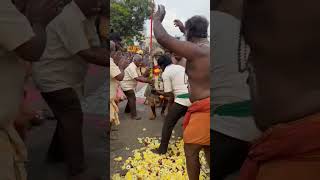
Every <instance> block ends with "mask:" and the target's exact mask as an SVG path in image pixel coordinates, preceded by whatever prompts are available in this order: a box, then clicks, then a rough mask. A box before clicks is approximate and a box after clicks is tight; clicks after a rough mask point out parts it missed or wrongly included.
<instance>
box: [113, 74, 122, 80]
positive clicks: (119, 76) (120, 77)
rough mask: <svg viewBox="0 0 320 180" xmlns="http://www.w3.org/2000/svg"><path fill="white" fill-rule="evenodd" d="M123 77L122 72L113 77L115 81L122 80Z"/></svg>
mask: <svg viewBox="0 0 320 180" xmlns="http://www.w3.org/2000/svg"><path fill="white" fill-rule="evenodd" d="M123 78H124V75H123V74H120V75H118V76H116V77H115V79H116V80H117V81H122V80H123Z"/></svg>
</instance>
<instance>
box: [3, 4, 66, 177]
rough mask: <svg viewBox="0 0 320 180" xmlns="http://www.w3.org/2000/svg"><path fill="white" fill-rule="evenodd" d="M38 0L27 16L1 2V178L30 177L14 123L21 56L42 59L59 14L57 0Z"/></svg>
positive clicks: (19, 92) (22, 73) (20, 91)
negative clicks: (52, 23) (47, 31)
mask: <svg viewBox="0 0 320 180" xmlns="http://www.w3.org/2000/svg"><path fill="white" fill-rule="evenodd" d="M36 3H37V6H35V4H34V2H29V4H28V5H29V8H28V14H29V15H30V16H28V19H27V18H26V17H25V16H24V15H23V14H22V13H21V12H19V11H18V9H17V8H16V7H15V5H14V4H13V3H12V1H10V0H1V1H0V37H1V38H0V84H1V88H0V99H1V101H0V172H1V173H0V179H1V180H2V179H3V180H5V179H10V180H26V179H27V176H26V171H25V167H24V165H25V163H26V161H27V150H26V147H25V145H24V143H23V141H22V140H21V138H20V137H19V135H18V133H17V132H16V130H15V128H14V126H13V121H14V120H15V118H16V117H17V115H18V113H19V106H20V104H21V102H22V97H23V85H24V77H25V73H26V72H25V69H24V64H23V63H22V62H21V60H20V59H21V58H23V59H24V60H26V61H37V60H39V58H40V56H41V54H42V53H43V50H44V47H45V42H46V36H45V28H46V26H47V24H48V23H49V22H50V21H51V20H52V19H53V18H54V17H55V16H56V15H57V14H59V13H60V11H58V0H46V1H37V2H36ZM39 4H40V5H39ZM30 23H31V24H32V26H31V25H30ZM16 123H20V122H16ZM21 123H23V122H21Z"/></svg>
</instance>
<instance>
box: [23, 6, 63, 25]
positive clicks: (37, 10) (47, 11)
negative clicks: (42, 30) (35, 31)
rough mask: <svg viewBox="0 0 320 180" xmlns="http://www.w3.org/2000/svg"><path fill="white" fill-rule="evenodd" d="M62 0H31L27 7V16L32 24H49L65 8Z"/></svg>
mask: <svg viewBox="0 0 320 180" xmlns="http://www.w3.org/2000/svg"><path fill="white" fill-rule="evenodd" d="M64 6H65V4H64V2H63V1H62V0H41V1H40V2H39V1H35V0H33V1H29V2H28V5H27V7H26V12H25V13H26V17H27V18H28V19H29V21H30V22H31V23H32V24H35V23H40V24H41V25H44V26H47V25H48V24H49V23H50V22H51V21H52V20H53V19H54V18H55V17H56V16H57V15H58V14H60V12H61V11H62V9H63V8H64Z"/></svg>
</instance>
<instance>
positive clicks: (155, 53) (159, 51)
mask: <svg viewBox="0 0 320 180" xmlns="http://www.w3.org/2000/svg"><path fill="white" fill-rule="evenodd" d="M163 54H164V51H163V50H162V49H161V48H157V49H155V50H153V52H152V55H151V56H153V57H154V58H155V59H158V58H159V57H160V56H162V55H163Z"/></svg>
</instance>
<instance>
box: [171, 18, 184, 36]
mask: <svg viewBox="0 0 320 180" xmlns="http://www.w3.org/2000/svg"><path fill="white" fill-rule="evenodd" d="M173 23H174V26H175V27H178V28H179V29H180V31H181V32H182V33H185V27H184V25H183V23H182V22H181V21H180V20H179V19H176V20H174V21H173Z"/></svg>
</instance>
